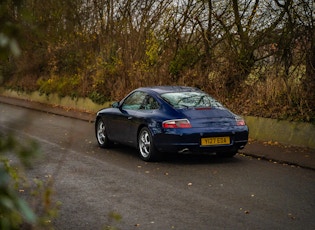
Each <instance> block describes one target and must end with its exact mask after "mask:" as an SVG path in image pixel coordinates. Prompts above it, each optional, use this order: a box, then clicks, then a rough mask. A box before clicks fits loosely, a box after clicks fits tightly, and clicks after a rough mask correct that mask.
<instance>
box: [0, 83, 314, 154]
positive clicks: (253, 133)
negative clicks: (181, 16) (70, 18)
mask: <svg viewBox="0 0 315 230" xmlns="http://www.w3.org/2000/svg"><path fill="white" fill-rule="evenodd" d="M0 95H1V96H4V97H7V98H17V99H22V100H26V101H31V102H37V103H40V105H37V107H38V109H40V107H41V106H47V105H48V106H52V107H57V106H58V107H61V108H64V109H65V110H66V111H67V110H68V113H69V111H71V110H75V111H76V113H78V114H81V116H83V114H86V115H88V116H89V120H91V121H92V120H93V115H94V114H95V113H96V112H97V111H98V110H99V109H101V108H104V107H109V106H110V104H111V102H107V103H104V104H103V105H98V104H95V103H93V102H92V101H91V100H90V99H88V98H75V99H73V98H71V97H62V98H61V97H59V96H58V95H56V94H50V95H42V94H40V93H39V92H33V93H29V94H28V93H20V92H15V91H11V90H3V89H2V90H0ZM47 109H48V108H47ZM86 115H85V116H86ZM244 118H245V120H246V123H247V125H248V127H249V130H250V132H249V137H250V139H253V140H258V141H263V142H270V143H280V144H284V145H292V146H297V147H305V148H311V149H315V125H313V124H310V123H305V122H289V121H284V120H276V119H268V118H261V117H253V116H246V117H244Z"/></svg>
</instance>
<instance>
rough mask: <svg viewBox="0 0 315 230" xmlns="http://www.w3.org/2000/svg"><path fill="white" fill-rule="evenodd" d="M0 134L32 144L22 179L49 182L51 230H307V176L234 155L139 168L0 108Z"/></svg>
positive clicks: (71, 131)
mask: <svg viewBox="0 0 315 230" xmlns="http://www.w3.org/2000/svg"><path fill="white" fill-rule="evenodd" d="M0 130H1V131H2V132H9V131H14V132H16V133H17V136H18V138H19V139H20V140H21V141H23V140H24V139H35V140H36V141H37V142H38V143H39V144H40V146H41V152H42V157H41V158H40V159H36V160H34V162H35V163H34V167H33V169H31V170H30V171H28V176H29V177H30V178H45V177H47V176H49V177H50V176H51V177H52V178H53V181H54V184H53V186H54V190H55V194H54V195H55V199H56V200H58V201H60V202H61V203H62V205H61V209H60V211H59V218H58V219H57V220H56V221H55V223H54V224H55V227H56V229H104V227H105V226H106V225H111V226H114V227H117V228H119V229H315V219H314V216H315V196H314V194H315V183H314V182H315V172H314V170H309V169H303V168H299V167H294V166H289V165H285V164H275V163H272V162H268V161H263V160H259V159H256V158H251V157H246V156H242V155H237V156H236V157H235V158H233V159H219V158H214V157H211V156H182V155H173V156H169V157H167V158H166V159H165V160H164V161H162V162H159V163H145V162H143V161H141V160H140V159H139V158H138V156H137V151H136V150H134V149H130V148H127V147H123V146H117V147H114V148H112V149H109V150H104V149H100V148H99V147H98V146H97V143H96V140H95V137H94V136H95V135H94V124H93V123H89V122H85V121H82V120H77V119H72V118H67V117H62V116H58V115H52V114H48V113H43V112H39V111H34V110H28V109H25V108H21V107H16V106H11V105H7V104H1V103H0ZM111 212H116V213H119V214H120V215H121V216H122V220H121V221H120V222H114V221H111V220H109V219H108V215H109V213H111Z"/></svg>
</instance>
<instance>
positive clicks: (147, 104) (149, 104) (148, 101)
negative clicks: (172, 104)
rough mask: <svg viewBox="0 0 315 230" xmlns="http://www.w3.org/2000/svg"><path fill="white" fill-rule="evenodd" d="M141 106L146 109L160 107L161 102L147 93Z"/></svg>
mask: <svg viewBox="0 0 315 230" xmlns="http://www.w3.org/2000/svg"><path fill="white" fill-rule="evenodd" d="M141 108H142V109H145V110H153V109H158V108H159V103H158V102H157V101H156V100H155V99H154V98H153V97H151V96H149V95H147V96H146V98H145V100H144V103H143V106H142V107H141Z"/></svg>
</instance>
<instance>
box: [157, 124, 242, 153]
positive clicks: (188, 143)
mask: <svg viewBox="0 0 315 230" xmlns="http://www.w3.org/2000/svg"><path fill="white" fill-rule="evenodd" d="M226 136H229V137H230V144H224V145H207V146H205V145H202V144H201V139H202V138H205V137H226ZM247 141H248V130H246V129H245V130H242V131H241V130H238V131H228V132H218V131H216V132H211V133H190V134H188V133H182V132H181V133H175V132H174V133H161V134H156V135H155V136H154V143H155V147H156V148H157V149H158V150H159V151H161V152H176V153H220V152H222V153H223V152H237V151H238V150H239V149H242V148H244V147H245V145H246V144H247Z"/></svg>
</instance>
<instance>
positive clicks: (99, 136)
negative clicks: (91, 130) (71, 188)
mask: <svg viewBox="0 0 315 230" xmlns="http://www.w3.org/2000/svg"><path fill="white" fill-rule="evenodd" d="M95 135H96V140H97V142H98V145H99V146H100V147H101V148H108V147H110V146H112V144H113V143H112V142H111V141H110V140H109V139H108V136H107V133H106V127H105V123H104V121H103V120H102V119H100V118H99V119H98V120H97V121H96V125H95Z"/></svg>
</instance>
